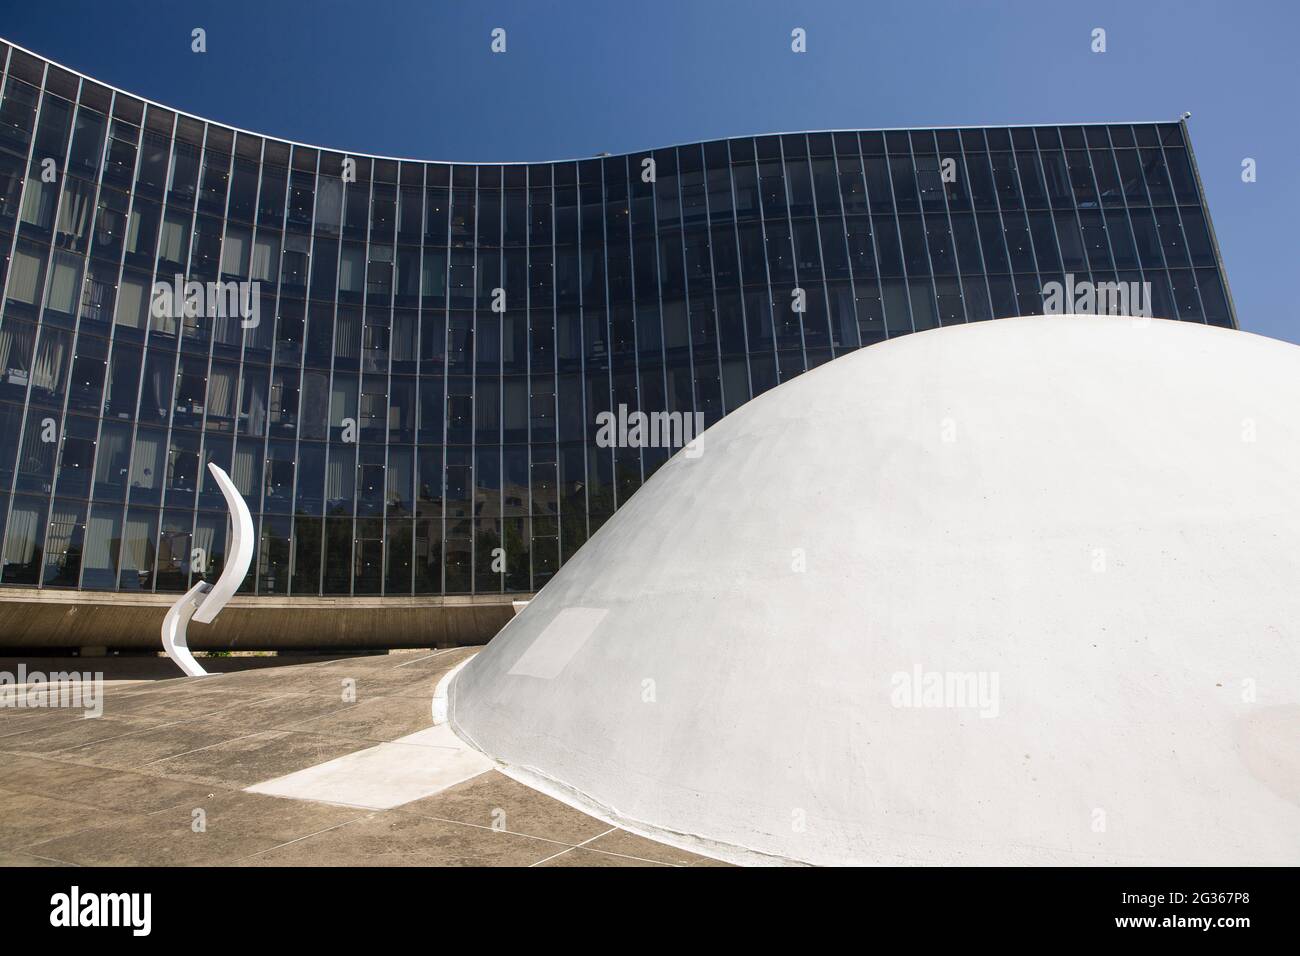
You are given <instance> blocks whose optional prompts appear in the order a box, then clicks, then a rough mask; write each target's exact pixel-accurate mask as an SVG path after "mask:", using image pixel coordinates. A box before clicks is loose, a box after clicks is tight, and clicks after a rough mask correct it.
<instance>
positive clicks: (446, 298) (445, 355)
mask: <svg viewBox="0 0 1300 956" xmlns="http://www.w3.org/2000/svg"><path fill="white" fill-rule="evenodd" d="M454 169H455V164H448V166H447V199H446V202H447V244H446V246H444V248H445V249H446V250H447V255H446V256H445V257H444V258H445V261H444V263H443V267H442V272H443V275H442V430H441V433H442V463H441V467H440V468H439V471H438V487H439V489H440V491H439V496H438V500H439V501H441V502H442V514H441V515H440V516H439V519H438V527H439V536H438V547H439V548H440V549H441V552H442V553H441V554H440V555H439V557H438V576H439V582H438V591H439V593H440V594H441V595H442V597H443V598H444V599H445V598H446V596H447V554H448V551H447V510H448V509H447V462H448V460H449V453H448V450H447V449H448V446H449V445H450V442H449V441H448V439H449V438H450V437H451V430H450V429H451V421H450V419H451V414H450V413H451V407H450V396H451V358H450V356H451V228H452V214H453V212H454V211H455V209H454V207H453V206H452V198H453V197H454V196H455V191H456V186H455V175H454V172H453V171H454ZM475 180H476V181H477V177H475ZM475 198H477V197H475ZM527 207H528V204H527V202H525V203H524V208H525V209H527ZM421 268H422V269H423V266H422V267H421ZM470 447H471V448H472V447H473V446H472V445H471V446H470ZM471 477H472V472H471Z"/></svg>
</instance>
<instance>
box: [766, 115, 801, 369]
mask: <svg viewBox="0 0 1300 956" xmlns="http://www.w3.org/2000/svg"><path fill="white" fill-rule="evenodd" d="M776 147H777V150H778V151H779V152H780V154H781V158H780V163H781V183H782V186H783V187H784V189H785V221H786V224H787V225H788V226H789V227H790V265H791V266H792V267H793V268H794V287H795V288H796V289H803V282H802V281H801V280H800V278H799V252H798V250H797V249H796V248H795V241H794V216H793V215H791V213H790V177H789V176H787V175H786V165H785V143H784V142H783V141H782V139H781V137H780V136H778V137H777V140H776ZM805 148H807V147H806V145H805ZM755 152H756V153H757V150H755ZM755 158H757V156H756V157H755ZM808 174H809V177H810V179H811V176H812V167H811V166H810V167H809V173H808ZM759 192H760V195H761V193H762V188H761V186H760V189H759ZM813 208H814V211H816V198H815V197H814V200H813ZM765 245H766V244H765ZM804 300H805V301H804V311H802V312H800V313H799V350H800V351H801V352H803V370H804V371H805V372H806V371H808V342H807V339H806V336H805V335H804V328H805V325H806V323H805V322H804V316H806V315H807V314H808V309H807V305H808V303H807V292H806V290H805V294H804ZM772 318H773V320H775V318H776V312H775V309H774V310H773V314H772ZM777 353H778V355H777V375H778V376H779V375H780V367H781V362H780V348H779V347H778V349H777Z"/></svg>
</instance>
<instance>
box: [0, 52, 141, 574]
mask: <svg viewBox="0 0 1300 956" xmlns="http://www.w3.org/2000/svg"><path fill="white" fill-rule="evenodd" d="M48 69H49V68H48V66H47V67H46V79H48V76H49V74H48ZM42 86H44V84H43V83H42ZM44 96H45V91H44V90H43V89H42V91H41V98H42V99H44ZM80 106H81V81H80V80H78V81H77V98H76V100H74V101H73V104H72V115H71V116H70V118H69V129H68V143H67V145H66V146H64V147H63V162H62V163H61V164H60V166H59V173H60V176H61V177H62V178H60V179H59V180H58V183H59V192H58V195H57V196H56V197H55V199H54V222H53V225H52V227H51V229H50V265H49V266H47V267H46V269H45V288H44V290H42V292H41V304H40V306H39V311H38V313H37V316H38V320H37V325H38V326H39V325H41V323H42V322H43V320H44V318H45V306H46V303H47V301H48V299H49V294H50V284H51V282H52V280H53V272H54V270H53V265H54V256H55V253H56V252H57V251H58V250H57V247H56V244H55V242H56V240H57V238H58V234H59V212H60V211H61V209H62V206H63V192H64V190H63V186H64V179H66V178H67V175H68V172H67V170H68V156H69V154H70V153H71V152H72V136H73V134H74V133H75V132H76V131H77V109H78V108H79V107H80ZM141 128H142V129H143V125H142V127H141ZM35 149H36V129H35V128H34V129H33V130H32V153H33V155H35ZM137 168H138V163H137ZM17 234H18V230H17V229H15V230H14V235H15V236H17ZM84 264H85V260H83V265H82V270H81V273H82V274H81V283H82V285H81V286H78V288H77V291H78V295H77V299H76V303H77V314H76V316H75V317H74V319H73V323H72V337H71V339H70V345H69V347H68V369H67V377H66V379H65V382H64V389H63V402H62V404H61V405H60V408H59V441H58V445H57V447H56V448H55V449H54V470H53V472H52V474H51V475H50V499H49V501H48V503H47V504H46V512H45V513H46V522H45V524H46V531H45V535H44V538H43V540H42V541H41V543H42V544H43V545H45V547H44V548H43V549H42V551H41V554H42V558H43V560H42V569H41V572H40V574H39V576H38V577H37V580H36V586H37V587H38V588H43V587H45V570H44V561H45V560H48V558H49V554H50V551H49V525H50V519H52V518H53V514H54V499H55V496H56V493H57V491H58V483H59V473H60V470H61V465H60V463H61V461H62V458H63V447H64V445H65V444H66V442H67V439H68V397H69V396H70V395H71V393H72V389H71V387H70V386H71V378H72V366H73V363H74V362H75V361H76V357H77V339H78V336H79V334H80V331H81V296H80V291H81V287H82V286H84V284H85V281H86V269H85V265H84ZM3 301H4V300H3V298H0V303H2V302H3ZM31 377H32V376H29V379H30V378H31ZM27 394H28V400H29V401H30V400H31V392H30V390H29V391H28V393H27ZM25 419H26V416H24V420H25ZM98 427H99V426H98V423H96V429H98ZM91 475H92V486H91V488H90V489H89V490H88V491H87V494H86V519H85V520H86V522H87V523H89V521H90V491H93V490H94V488H93V475H94V471H93V469H92V471H91ZM16 480H17V475H15V481H16ZM83 527H84V526H83ZM83 541H84V531H83ZM0 543H3V542H0ZM64 553H65V554H66V553H67V552H64ZM83 553H84V548H83ZM81 570H82V569H81V568H78V569H77V583H76V584H75V585H73V586H74V587H78V586H80V584H81Z"/></svg>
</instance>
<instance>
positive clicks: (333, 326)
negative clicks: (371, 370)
mask: <svg viewBox="0 0 1300 956" xmlns="http://www.w3.org/2000/svg"><path fill="white" fill-rule="evenodd" d="M349 158H351V157H349V156H346V155H345V156H344V160H345V161H346V160H347V159H349ZM292 161H293V157H292V156H290V162H291V163H292ZM316 166H317V170H318V171H319V169H320V160H319V158H318V159H317V163H316ZM290 172H292V170H290ZM371 172H372V173H373V169H372V170H371ZM340 180H342V177H340ZM355 185H356V181H355V180H354V181H353V182H351V183H346V182H342V181H340V184H339V186H340V189H341V190H342V193H341V197H342V198H341V199H340V200H339V247H338V250H337V251H336V252H335V254H334V301H333V309H332V310H331V319H332V321H331V323H330V367H329V372H328V374H327V375H326V376H325V474H323V475H322V476H321V515H320V555H319V556H318V557H317V559H316V593H317V594H320V595H324V594H325V565H326V558H327V557H328V556H329V549H328V547H327V545H328V539H327V537H326V530H327V529H328V527H329V517H330V516H329V507H328V505H326V504H325V502H326V500H327V498H326V495H327V493H328V491H329V488H328V484H329V471H330V451H331V450H332V449H333V448H334V433H333V428H334V423H333V421H332V418H333V414H334V372H335V368H336V366H337V365H338V322H339V292H340V287H339V284H338V283H339V281H340V280H341V279H342V276H343V272H342V268H341V266H342V264H343V243H345V242H346V241H347V233H346V231H345V230H346V229H347V216H348V192H349V189H348V187H349V186H355ZM286 214H287V209H286ZM368 215H369V213H367V216H368ZM369 232H370V222H369V220H367V222H366V234H367V235H369ZM315 241H316V237H315V236H312V242H313V244H314V243H315ZM282 242H283V240H282ZM362 275H363V278H362V287H363V288H362V302H363V303H364V302H365V291H364V285H365V279H364V270H363V273H362ZM307 292H308V294H309V295H310V293H311V289H310V287H309V288H308V289H307ZM276 301H277V303H278V302H279V296H277V297H276ZM308 301H310V299H309V300H308ZM361 315H362V323H361V332H362V338H363V339H364V338H365V306H364V305H363V306H362V312H361ZM306 364H307V359H306V356H305V355H304V356H303V367H304V368H305V367H306ZM360 367H361V358H360V353H358V356H357V368H360ZM304 374H305V373H304ZM360 404H361V399H360V395H359V394H358V398H357V415H358V417H360V414H361V410H360ZM344 417H345V418H346V417H347V416H346V415H345V416H344ZM294 471H295V474H294V482H295V484H296V483H297V480H298V476H297V474H296V472H297V468H295V469H294ZM294 494H295V497H294V500H295V502H296V501H297V488H296V487H295V489H294ZM295 557H296V555H295ZM290 593H292V586H291V588H290Z"/></svg>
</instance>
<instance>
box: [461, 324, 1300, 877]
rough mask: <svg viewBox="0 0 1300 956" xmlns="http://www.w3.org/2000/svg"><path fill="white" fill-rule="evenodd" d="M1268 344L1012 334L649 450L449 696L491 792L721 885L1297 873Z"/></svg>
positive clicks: (1297, 778)
mask: <svg viewBox="0 0 1300 956" xmlns="http://www.w3.org/2000/svg"><path fill="white" fill-rule="evenodd" d="M1298 410H1300V348H1297V347H1295V346H1292V345H1288V344H1285V343H1282V342H1278V341H1274V340H1271V339H1266V338H1262V337H1259V336H1254V335H1250V334H1246V333H1243V332H1236V331H1230V330H1224V329H1218V328H1212V327H1207V326H1202V325H1194V324H1187V323H1180V322H1168V321H1160V320H1154V321H1153V320H1139V319H1129V318H1110V317H1085V316H1065V317H1028V318H1020V319H1002V320H998V321H993V322H984V323H976V324H971V325H960V326H955V327H949V328H943V329H937V330H934V331H929V332H922V333H918V334H915V335H909V336H905V337H903V338H900V339H897V340H891V341H889V342H886V343H882V344H880V345H876V346H872V347H871V348H868V349H863V350H861V351H857V352H854V353H852V354H849V355H847V356H844V357H842V358H839V359H837V360H835V361H833V362H830V363H829V364H827V365H824V366H822V367H820V368H818V369H816V370H814V371H811V372H809V373H806V374H805V375H802V376H800V377H798V378H796V379H794V380H793V381H791V382H788V383H786V384H783V385H781V386H779V387H778V388H776V389H773V390H772V391H770V392H767V393H766V394H764V395H761V396H759V397H758V398H756V399H755V400H753V401H751V402H750V403H748V404H747V405H745V406H743V407H742V408H740V409H738V410H737V411H735V412H733V413H732V414H731V415H729V416H727V417H726V418H724V419H723V420H722V421H720V422H719V423H718V424H716V425H715V426H713V427H712V428H710V429H709V430H708V431H707V432H706V433H705V434H704V436H703V438H702V448H701V449H700V454H699V455H698V457H690V456H688V455H687V454H684V453H678V454H677V455H675V456H674V457H673V458H672V459H671V460H670V461H669V462H668V463H667V464H666V465H664V466H663V467H662V468H660V470H659V471H658V472H657V473H656V474H655V475H654V476H653V477H652V478H651V479H650V480H649V481H647V482H646V484H645V485H644V486H643V487H642V488H641V489H640V490H639V491H638V492H637V493H636V494H635V495H634V496H633V497H632V499H631V500H630V501H629V502H628V504H627V505H626V506H625V507H624V508H622V509H621V510H620V511H618V512H617V513H616V514H615V515H614V517H613V518H612V519H611V520H610V521H609V522H607V523H606V524H605V526H604V527H603V528H602V529H601V530H600V531H599V532H598V533H597V534H596V535H594V536H593V537H592V539H591V540H590V541H589V542H588V543H587V544H586V545H585V546H584V547H583V548H582V549H581V550H580V551H579V553H578V554H577V555H576V556H575V557H574V558H573V559H572V560H570V561H569V562H568V563H567V564H566V565H565V566H564V567H563V568H562V569H561V570H560V572H559V573H558V574H557V575H556V576H555V578H554V579H553V580H552V581H551V582H550V583H548V584H547V585H546V587H545V588H544V589H543V590H542V591H541V593H540V594H538V596H537V597H536V598H535V599H534V600H533V601H532V602H531V603H530V604H529V605H528V607H527V608H525V609H524V610H523V612H522V613H521V614H520V615H519V616H518V617H516V618H515V619H514V620H513V621H511V623H510V624H508V625H507V626H506V628H505V629H504V630H503V631H502V632H501V633H500V634H499V635H498V636H497V637H496V638H495V639H494V640H493V641H492V642H491V643H490V644H489V645H488V646H487V647H486V648H485V649H484V650H483V651H482V652H481V653H479V654H478V655H477V656H476V657H475V658H474V659H473V660H471V661H470V662H469V663H468V664H467V665H466V666H465V667H464V668H463V669H462V670H461V671H460V672H459V674H458V675H457V676H456V678H455V680H454V681H453V682H452V684H451V686H450V689H449V702H448V703H449V712H450V718H451V721H452V725H453V728H454V729H455V730H456V732H457V733H458V734H459V735H460V736H461V737H462V738H463V739H465V740H466V741H468V742H469V743H471V744H472V745H473V746H475V747H477V748H478V749H480V750H482V751H483V752H484V753H486V754H488V755H489V756H491V757H493V758H495V759H497V760H498V761H500V762H501V764H502V766H503V767H504V769H505V770H506V771H507V772H508V773H511V774H512V775H515V776H517V777H519V778H520V779H522V780H524V781H526V782H528V783H530V784H533V785H534V786H538V787H540V788H541V789H544V790H547V791H548V792H551V793H553V794H555V795H557V796H560V797H561V798H562V799H566V800H568V801H569V802H571V803H573V804H575V805H577V806H580V807H582V808H583V809H586V810H588V811H590V812H595V813H597V814H598V815H601V816H603V817H605V818H606V819H608V820H611V821H615V822H618V823H620V824H622V825H624V826H627V827H628V828H630V829H633V830H639V831H640V832H643V833H645V834H647V835H650V836H654V837H656V838H658V839H661V840H667V841H669V842H676V843H678V844H680V845H682V846H685V847H688V848H691V849H695V850H699V851H702V852H706V853H711V854H713V855H715V856H718V857H721V858H723V859H730V860H735V861H739V862H778V863H779V862H802V863H813V864H1136V865H1144V864H1173V865H1178V864H1292V865H1293V864H1296V863H1298V862H1300V641H1298V637H1300V414H1298V413H1297V411H1298Z"/></svg>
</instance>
